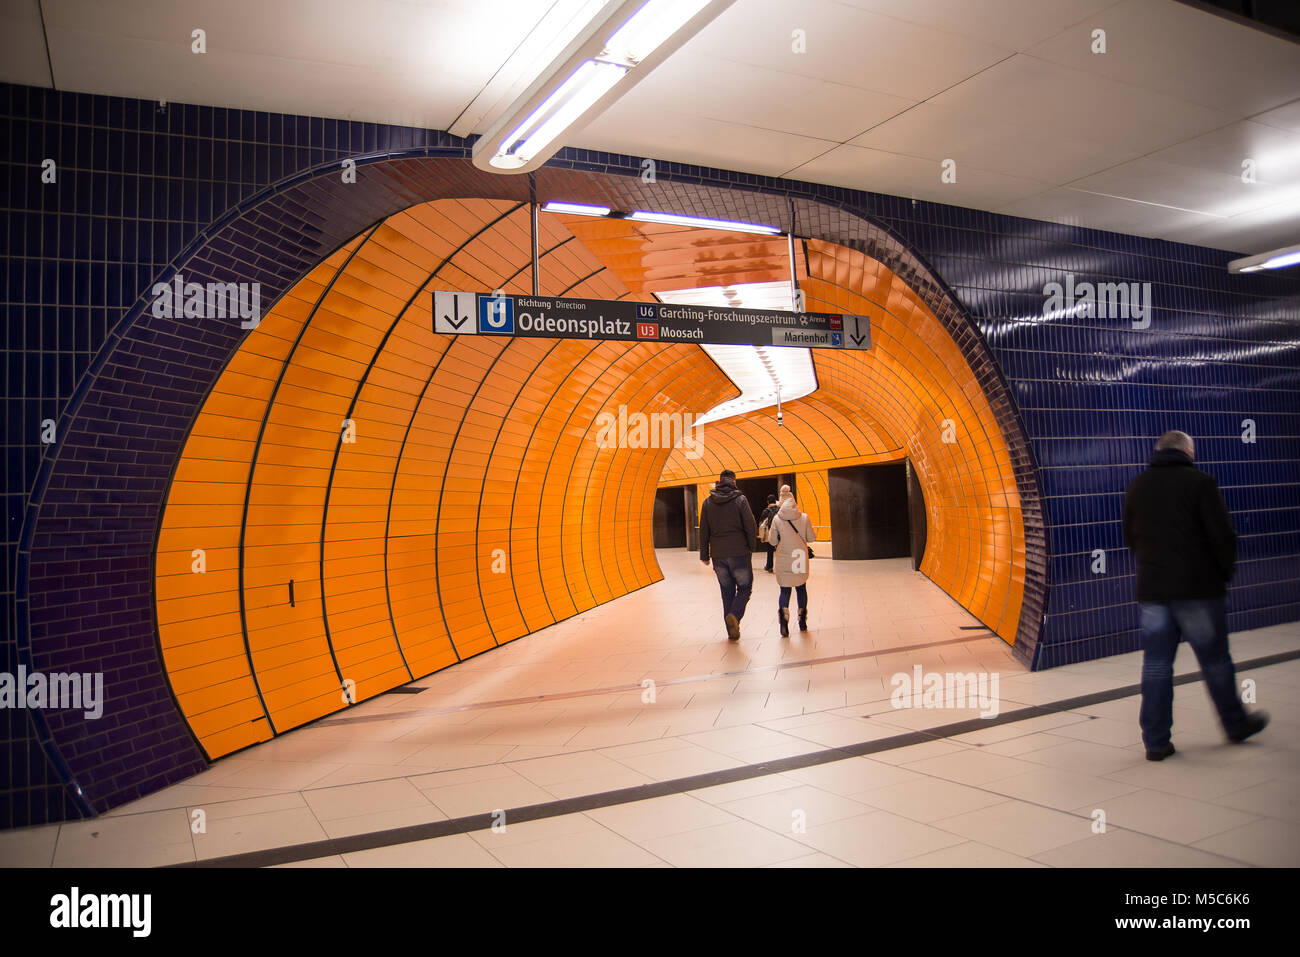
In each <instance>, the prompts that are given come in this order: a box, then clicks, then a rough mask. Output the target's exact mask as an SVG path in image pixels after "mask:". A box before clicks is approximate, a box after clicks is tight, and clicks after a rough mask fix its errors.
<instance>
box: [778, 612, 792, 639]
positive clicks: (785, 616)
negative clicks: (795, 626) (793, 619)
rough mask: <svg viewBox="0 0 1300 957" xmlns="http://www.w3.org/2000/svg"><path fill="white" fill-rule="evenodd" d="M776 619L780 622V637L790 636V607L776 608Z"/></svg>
mask: <svg viewBox="0 0 1300 957" xmlns="http://www.w3.org/2000/svg"><path fill="white" fill-rule="evenodd" d="M776 618H777V621H779V622H780V623H781V637H782V638H789V637H790V609H789V608H778V609H777V612H776Z"/></svg>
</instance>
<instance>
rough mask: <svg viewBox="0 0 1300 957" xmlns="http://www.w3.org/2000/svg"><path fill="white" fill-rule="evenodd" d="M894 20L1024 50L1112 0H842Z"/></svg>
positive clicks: (994, 44) (1106, 5) (1102, 7)
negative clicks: (1031, 0) (899, 0)
mask: <svg viewBox="0 0 1300 957" xmlns="http://www.w3.org/2000/svg"><path fill="white" fill-rule="evenodd" d="M842 2H843V3H845V4H847V5H848V6H851V7H858V8H859V9H861V10H866V11H869V12H871V13H877V14H880V15H882V16H885V17H889V18H890V19H893V20H902V21H903V22H905V23H912V24H916V25H918V26H922V27H926V28H928V29H930V30H933V31H936V32H940V33H951V34H956V35H957V36H962V37H969V38H971V39H975V40H980V41H982V42H984V43H988V44H990V45H992V46H997V47H1009V48H1011V49H1013V50H1024V49H1027V48H1029V47H1031V46H1033V45H1034V44H1035V43H1039V42H1041V41H1043V40H1046V39H1049V38H1050V37H1053V36H1055V35H1056V34H1058V33H1060V32H1061V31H1062V30H1064V29H1065V28H1066V27H1069V26H1073V25H1074V24H1076V23H1078V22H1079V21H1081V20H1082V19H1083V18H1084V17H1087V16H1090V15H1092V14H1095V13H1097V12H1099V11H1101V10H1104V9H1106V8H1107V7H1110V6H1113V5H1114V3H1115V0H1036V2H1034V3H1025V2H1023V0H980V2H979V3H972V2H971V0H908V2H906V3H899V2H898V0H842Z"/></svg>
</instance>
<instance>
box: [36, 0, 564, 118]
mask: <svg viewBox="0 0 1300 957" xmlns="http://www.w3.org/2000/svg"><path fill="white" fill-rule="evenodd" d="M538 6H539V5H537V4H531V3H528V2H526V0H437V2H433V3H424V4H412V3H404V2H400V0H373V2H367V3H366V4H364V5H358V4H357V3H353V2H349V0H278V2H274V3H268V2H265V0H221V2H212V0H208V2H202V3H172V2H168V0H114V2H112V3H102V2H98V0H46V3H45V21H46V28H47V31H48V35H49V45H50V55H51V57H52V59H53V61H54V77H55V81H56V83H57V85H58V86H59V88H61V89H74V90H98V89H103V88H104V87H105V86H106V85H107V86H109V87H110V89H109V90H106V92H113V93H115V94H118V95H123V96H135V97H140V98H143V99H155V100H157V99H165V100H167V101H169V102H186V103H208V104H211V105H216V106H234V107H240V108H243V109H258V110H277V111H283V112H288V113H305V114H309V115H315V116H326V117H335V118H339V119H373V118H374V117H375V116H376V114H380V115H383V116H384V117H385V122H389V123H395V124H400V125H412V124H418V125H421V126H428V127H433V128H445V127H446V126H448V125H450V123H451V122H452V120H453V119H455V117H456V115H457V114H458V113H459V112H460V111H461V110H462V109H463V108H464V107H465V105H466V104H467V103H468V102H469V101H470V100H471V99H472V98H473V97H474V95H475V94H476V93H477V92H478V91H479V90H480V89H481V88H482V87H483V86H484V84H486V82H487V81H488V80H489V79H490V77H491V76H492V74H493V72H494V71H495V70H496V69H497V67H499V66H500V65H501V63H502V62H503V61H504V60H505V59H506V57H507V56H508V55H509V54H510V52H511V51H512V50H513V49H514V47H515V46H516V45H517V44H518V43H519V42H520V41H521V40H522V39H523V38H524V36H526V35H527V34H528V32H529V30H530V29H531V28H532V26H533V24H534V23H535V22H536V19H537V15H539V14H540V13H541V12H544V8H543V9H542V10H539V9H537V7H538ZM485 22H491V23H492V29H491V30H490V31H489V30H485V29H483V26H484V23H485ZM195 29H202V30H204V31H205V32H206V46H207V52H206V53H202V54H196V53H194V52H192V49H191V44H192V40H191V34H192V31H193V30H195Z"/></svg>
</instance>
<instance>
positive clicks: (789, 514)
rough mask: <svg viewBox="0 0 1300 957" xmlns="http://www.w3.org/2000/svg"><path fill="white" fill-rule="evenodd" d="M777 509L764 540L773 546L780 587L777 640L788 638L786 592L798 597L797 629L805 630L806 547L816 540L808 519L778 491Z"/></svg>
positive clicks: (806, 626) (785, 491) (788, 624)
mask: <svg viewBox="0 0 1300 957" xmlns="http://www.w3.org/2000/svg"><path fill="white" fill-rule="evenodd" d="M781 493H782V499H781V508H780V510H778V511H777V513H776V517H775V518H773V519H772V527H771V529H770V530H769V531H768V533H767V540H768V542H769V543H771V544H772V545H774V546H775V547H776V553H775V555H774V557H773V560H772V564H773V566H774V567H775V569H776V583H777V584H778V585H779V586H780V587H781V597H780V598H779V599H778V600H777V620H778V621H780V623H781V637H782V638H789V637H790V589H791V588H793V589H794V590H795V593H796V594H797V595H798V597H799V630H800V631H807V630H808V566H809V560H808V559H809V557H808V552H809V551H810V550H811V549H809V547H808V545H809V543H810V542H815V541H817V532H816V531H815V530H814V529H813V526H812V520H811V519H810V518H809V517H808V516H807V515H806V514H805V513H804V512H802V511H800V510H799V506H798V504H797V503H796V502H795V500H794V496H793V495H790V494H789V493H788V492H787V490H786V489H785V488H782V489H781Z"/></svg>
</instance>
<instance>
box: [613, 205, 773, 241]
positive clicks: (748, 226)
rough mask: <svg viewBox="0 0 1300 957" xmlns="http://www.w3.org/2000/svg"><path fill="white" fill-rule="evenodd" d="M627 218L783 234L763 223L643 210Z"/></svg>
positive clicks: (644, 221)
mask: <svg viewBox="0 0 1300 957" xmlns="http://www.w3.org/2000/svg"><path fill="white" fill-rule="evenodd" d="M627 218H628V219H635V220H637V221H638V222H643V223H668V224H670V225H673V226H696V227H698V228H701V229H730V230H733V231H734V232H738V233H766V234H768V235H769V236H772V235H776V234H777V233H780V232H781V227H779V226H768V225H765V224H763V223H738V222H733V221H732V220H729V219H705V218H704V217H702V216H681V215H679V214H677V213H650V212H646V211H645V210H643V209H638V210H637V211H636V212H633V213H628V214H627Z"/></svg>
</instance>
